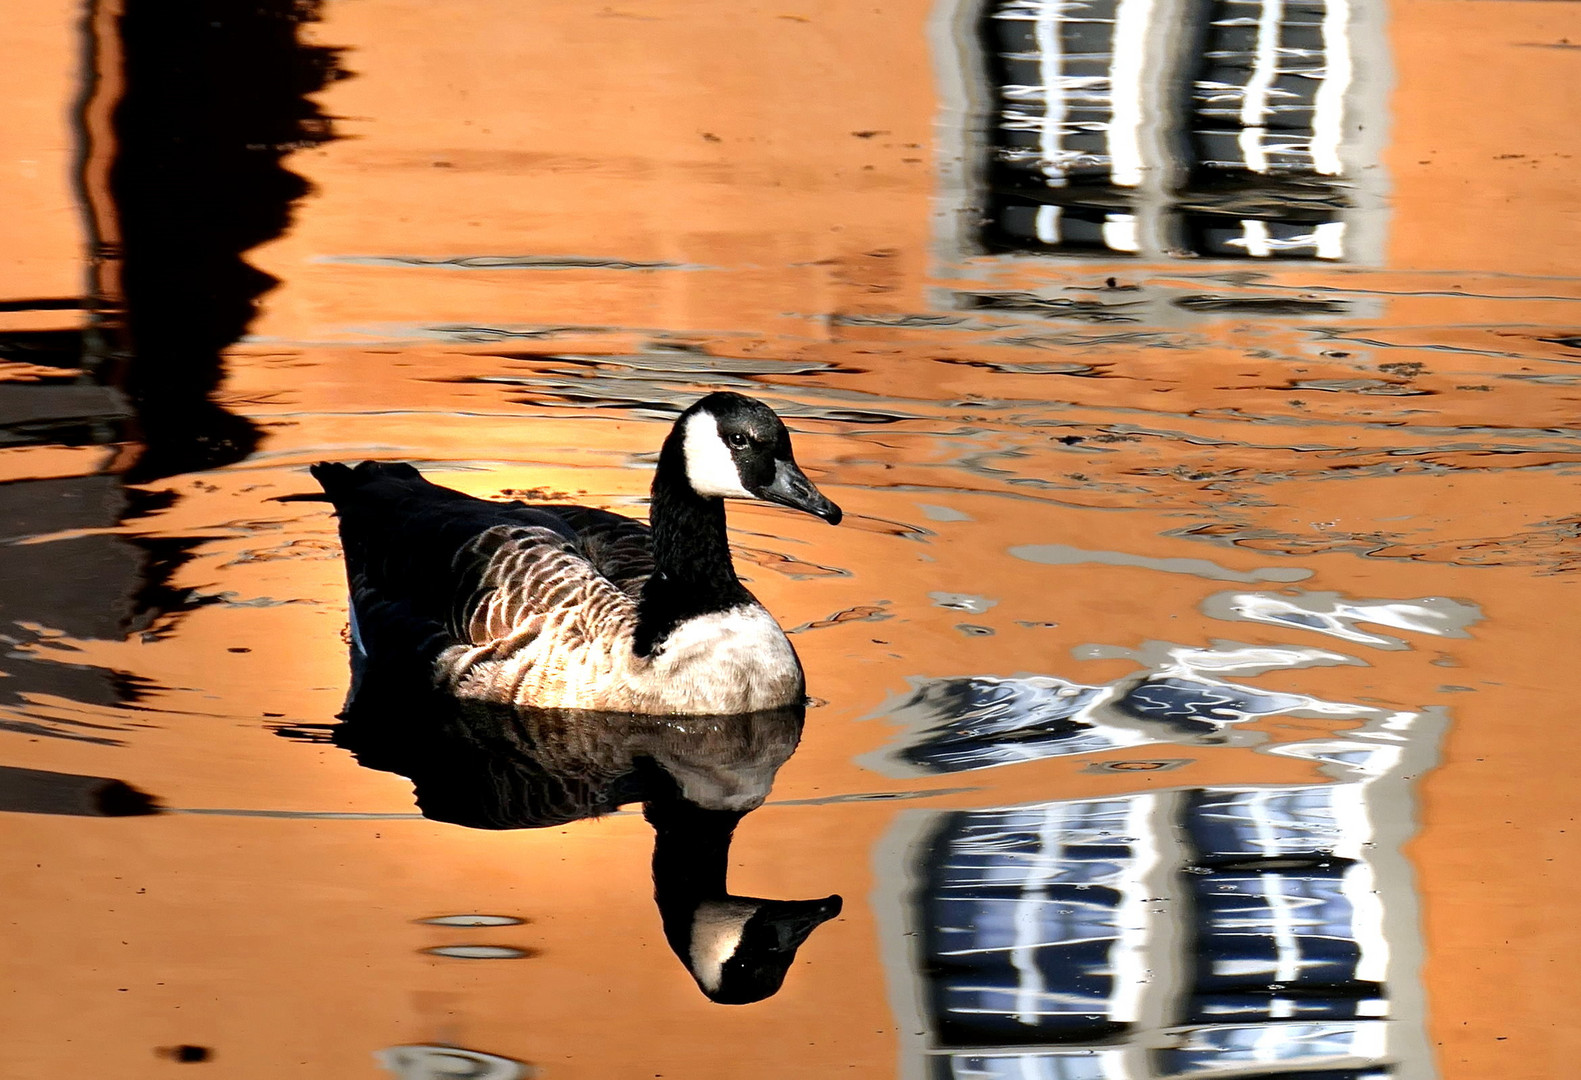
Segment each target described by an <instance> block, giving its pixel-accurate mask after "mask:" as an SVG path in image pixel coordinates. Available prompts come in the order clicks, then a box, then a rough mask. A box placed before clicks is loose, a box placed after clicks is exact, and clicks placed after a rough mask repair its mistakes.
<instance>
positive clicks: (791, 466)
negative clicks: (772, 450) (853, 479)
mask: <svg viewBox="0 0 1581 1080" xmlns="http://www.w3.org/2000/svg"><path fill="white" fill-rule="evenodd" d="M754 494H755V495H757V497H758V498H760V499H766V500H768V501H769V502H776V503H779V504H780V505H781V506H789V507H791V508H792V509H795V510H803V511H806V512H807V513H809V514H812V515H813V516H814V517H821V518H823V519H824V520H825V521H827V522H828V523H829V524H831V525H838V524H840V519H841V518H842V517H844V516H845V515H844V514H842V513H841V512H840V508H839V507H838V506H836V505H835V504H834V503H832V502H830V501H829V500H828V499H826V498H824V497H823V495H822V494H821V493H820V492H819V491H818V489H817V488H815V487H813V486H812V481H811V480H809V479H807V476H806V474H804V473H803V472H802V471H801V470H800V469H798V468H797V467H796V463H795V462H794V461H776V462H775V463H774V479H773V480H772V481H771V482H770V483H769V485H768V486H767V487H765V488H762V489H760V490H758V491H756V492H754Z"/></svg>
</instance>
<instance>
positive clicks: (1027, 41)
mask: <svg viewBox="0 0 1581 1080" xmlns="http://www.w3.org/2000/svg"><path fill="white" fill-rule="evenodd" d="M1352 21H1353V14H1352V10H1351V4H1350V2H1349V0H1183V2H1182V3H1179V4H1166V3H1152V2H1146V0H997V2H990V3H989V4H988V5H987V6H986V7H985V9H984V11H983V18H982V22H981V28H982V35H983V44H984V50H985V53H986V59H987V71H988V78H989V81H990V84H991V87H992V91H991V100H992V106H991V108H992V115H991V118H990V128H989V162H988V185H989V193H988V201H987V205H986V207H985V210H986V212H985V215H984V216H985V219H986V221H985V224H984V226H983V240H984V242H985V243H986V244H987V245H988V246H989V247H990V248H992V249H998V250H1021V251H1051V252H1060V253H1062V254H1080V253H1083V252H1092V253H1102V254H1105V255H1108V256H1114V255H1133V254H1154V255H1157V254H1172V255H1204V256H1212V257H1216V258H1279V257H1285V258H1290V257H1295V258H1318V259H1342V258H1346V257H1348V254H1349V252H1348V250H1347V243H1346V227H1347V222H1346V221H1345V218H1344V212H1345V210H1346V209H1347V208H1349V207H1350V206H1351V200H1350V196H1349V194H1348V181H1347V173H1348V172H1350V171H1354V166H1353V165H1351V164H1350V162H1349V159H1350V158H1353V157H1354V156H1355V147H1354V145H1353V144H1354V142H1355V140H1354V138H1352V135H1353V133H1354V132H1356V131H1357V130H1359V129H1358V126H1357V124H1356V121H1355V118H1354V117H1353V116H1352V115H1351V113H1353V112H1354V111H1355V96H1356V90H1355V83H1356V79H1355V73H1356V60H1355V58H1354V56H1353V52H1354V48H1353V44H1352V38H1353V36H1354V35H1353V29H1352ZM1352 179H1353V178H1352Z"/></svg>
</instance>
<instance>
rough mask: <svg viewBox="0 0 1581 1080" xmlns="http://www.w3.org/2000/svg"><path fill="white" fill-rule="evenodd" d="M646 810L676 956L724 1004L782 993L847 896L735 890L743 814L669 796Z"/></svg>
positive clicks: (657, 893)
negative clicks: (730, 877)
mask: <svg viewBox="0 0 1581 1080" xmlns="http://www.w3.org/2000/svg"><path fill="white" fill-rule="evenodd" d="M646 813H647V817H648V821H649V823H650V824H652V826H653V832H654V844H653V887H654V899H655V900H656V901H657V902H658V905H659V914H660V916H661V917H662V918H663V920H664V936H665V938H666V940H668V941H669V943H670V948H671V949H673V950H675V955H676V956H678V957H680V959H681V962H682V963H684V964H685V965H686V968H687V970H688V971H690V972H691V973H692V977H693V978H694V979H696V980H697V985H698V986H699V987H701V988H702V991H703V993H705V994H707V995H708V997H709V998H710V999H712V1000H714V1001H717V1002H719V1003H721V1004H724V1005H745V1004H749V1003H750V1002H754V1001H761V1000H763V999H764V998H766V997H769V996H770V995H772V994H775V993H777V992H778V991H779V988H780V985H781V984H782V983H783V982H784V981H785V973H786V971H787V970H788V969H789V968H790V965H791V962H792V961H794V960H795V959H796V950H797V949H798V948H799V947H800V946H801V944H802V942H804V941H806V940H807V938H808V936H810V935H811V934H812V932H813V931H814V930H816V929H817V928H818V927H819V926H821V925H822V924H823V923H825V922H827V921H828V920H830V919H832V918H834V917H835V916H836V915H838V914H840V907H841V901H840V897H838V896H826V897H824V898H823V899H821V900H768V899H763V898H760V897H753V896H733V895H731V893H730V891H729V889H728V888H727V886H726V884H725V876H726V870H727V868H728V865H729V859H730V840H731V837H732V835H733V834H734V832H735V827H736V823H737V822H739V821H740V820H741V817H742V815H741V814H738V813H730V812H725V811H717V810H706V809H704V808H702V807H700V806H697V805H696V804H694V803H690V802H687V801H685V800H682V799H673V798H665V797H661V798H657V799H654V800H652V801H650V802H649V803H648V804H647V807H646Z"/></svg>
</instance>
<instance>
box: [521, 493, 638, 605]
mask: <svg viewBox="0 0 1581 1080" xmlns="http://www.w3.org/2000/svg"><path fill="white" fill-rule="evenodd" d="M537 509H541V510H544V511H546V512H548V513H551V514H554V515H555V516H556V517H558V518H559V519H560V520H561V521H563V522H565V523H566V525H568V526H569V527H570V528H571V529H572V530H574V531H575V533H576V538H577V544H578V547H579V548H580V550H581V552H582V554H583V555H584V556H586V558H587V560H588V562H590V563H592V564H593V567H594V569H596V570H597V571H598V572H599V573H600V574H602V575H604V577H606V578H608V579H609V580H610V581H612V582H614V583H615V585H616V586H617V587H618V588H619V589H620V591H621V592H624V593H626V594H628V595H630V596H641V595H642V586H643V585H644V584H646V583H647V580H648V579H649V578H650V577H652V576H653V538H652V536H653V534H652V532H651V531H650V530H649V528H648V526H646V525H644V524H643V523H642V522H640V521H633V520H632V519H631V518H628V517H622V516H621V515H619V514H614V513H610V512H609V511H608V510H594V509H591V508H589V507H586V506H544V507H538V508H537Z"/></svg>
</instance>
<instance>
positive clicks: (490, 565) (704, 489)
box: [312, 393, 840, 714]
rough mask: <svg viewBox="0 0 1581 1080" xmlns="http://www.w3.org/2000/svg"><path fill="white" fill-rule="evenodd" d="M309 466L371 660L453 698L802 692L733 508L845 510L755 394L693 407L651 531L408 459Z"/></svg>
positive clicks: (670, 446)
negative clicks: (330, 513)
mask: <svg viewBox="0 0 1581 1080" xmlns="http://www.w3.org/2000/svg"><path fill="white" fill-rule="evenodd" d="M312 472H313V475H314V477H315V478H316V479H317V480H318V481H319V483H320V485H321V486H322V487H323V488H324V491H325V494H326V496H327V497H328V499H329V500H330V501H331V502H332V503H333V504H334V506H335V510H336V513H337V514H338V515H339V517H340V535H341V542H342V546H343V548H344V551H345V556H346V567H347V576H348V581H349V585H350V591H351V619H352V633H353V641H354V651H355V653H356V654H357V655H358V658H359V661H360V662H361V663H364V664H366V663H378V662H380V658H381V657H390V658H400V659H399V660H397V661H395V662H402V663H410V662H411V658H412V657H413V656H414V655H415V656H418V657H421V659H422V662H424V663H427V664H429V665H430V666H431V668H432V672H433V676H434V678H435V680H436V682H437V683H438V684H439V685H441V686H443V687H445V688H448V689H449V690H451V691H452V692H454V693H455V694H457V695H458V696H461V697H465V698H474V699H478V700H484V701H494V702H501V703H509V704H517V705H531V706H536V707H540V708H569V709H597V710H609V711H626V712H640V713H687V714H707V713H713V714H726V713H742V712H754V711H758V710H761V709H772V708H778V707H781V706H785V705H790V704H795V703H799V702H800V701H801V700H802V697H803V694H804V681H803V675H802V669H801V664H800V662H799V661H798V659H797V657H796V653H795V650H794V649H792V648H791V645H790V642H789V640H788V639H787V638H786V637H785V634H784V633H783V631H781V629H780V627H779V625H778V624H777V623H776V622H775V621H774V619H773V617H772V616H771V615H770V614H769V613H768V612H767V611H766V610H764V608H763V607H762V606H761V605H760V604H759V603H758V602H757V600H756V599H755V598H754V597H753V596H752V594H751V593H750V592H748V591H747V589H746V587H745V586H743V585H742V584H741V582H740V580H739V579H738V578H737V577H736V574H735V569H734V566H733V564H732V562H731V559H730V550H729V545H728V541H727V538H726V534H725V512H724V505H723V500H724V499H725V498H754V499H762V500H766V501H771V502H777V503H781V504H783V505H786V506H790V507H793V508H796V509H800V510H803V511H805V512H808V513H812V514H816V515H817V516H820V517H823V518H825V519H826V520H829V521H831V522H838V521H839V519H840V510H839V508H838V507H836V506H835V505H834V504H833V503H831V502H829V500H827V499H825V498H824V497H823V496H822V495H821V494H819V493H818V491H817V489H816V488H815V487H813V485H812V483H811V482H810V481H809V480H808V479H807V478H806V476H805V475H803V474H802V472H801V470H800V469H799V468H798V467H797V465H796V463H795V459H794V457H793V456H792V453H791V447H790V437H789V434H788V433H787V432H786V431H785V427H784V425H783V424H782V423H781V422H780V420H779V418H778V417H777V416H775V415H774V413H773V412H772V411H771V410H770V409H768V407H767V406H764V405H763V404H762V403H761V402H757V401H755V400H753V399H751V398H747V397H743V396H742V395H739V394H723V393H721V394H711V395H709V396H708V397H705V398H703V399H702V400H701V401H699V402H698V403H697V404H695V405H693V406H692V407H691V408H690V409H688V410H687V411H686V412H685V413H683V414H682V416H681V418H680V419H679V420H678V421H677V422H676V424H675V426H674V428H673V429H672V430H671V432H670V435H669V437H668V438H667V439H666V440H665V443H664V446H663V448H662V449H661V451H660V455H659V464H658V469H657V470H656V472H655V475H654V481H653V499H652V515H651V517H652V526H651V528H650V527H649V526H647V525H643V524H642V523H640V522H637V521H634V520H632V519H630V518H626V517H623V516H621V515H619V514H614V513H610V512H607V511H602V510H595V509H590V508H587V507H579V506H527V505H524V504H522V503H519V502H518V503H497V502H490V501H487V500H483V499H477V498H473V497H471V496H469V495H465V494H462V493H461V492H457V491H453V490H450V489H448V488H444V487H440V486H438V485H435V484H432V483H430V482H429V481H427V480H425V479H424V478H423V477H422V476H421V474H419V473H418V471H417V470H416V469H414V468H412V467H411V466H410V465H404V464H380V463H375V462H363V463H362V464H360V465H358V466H356V467H355V468H350V467H347V466H345V465H336V464H320V465H316V466H314V467H313V470H312Z"/></svg>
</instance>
